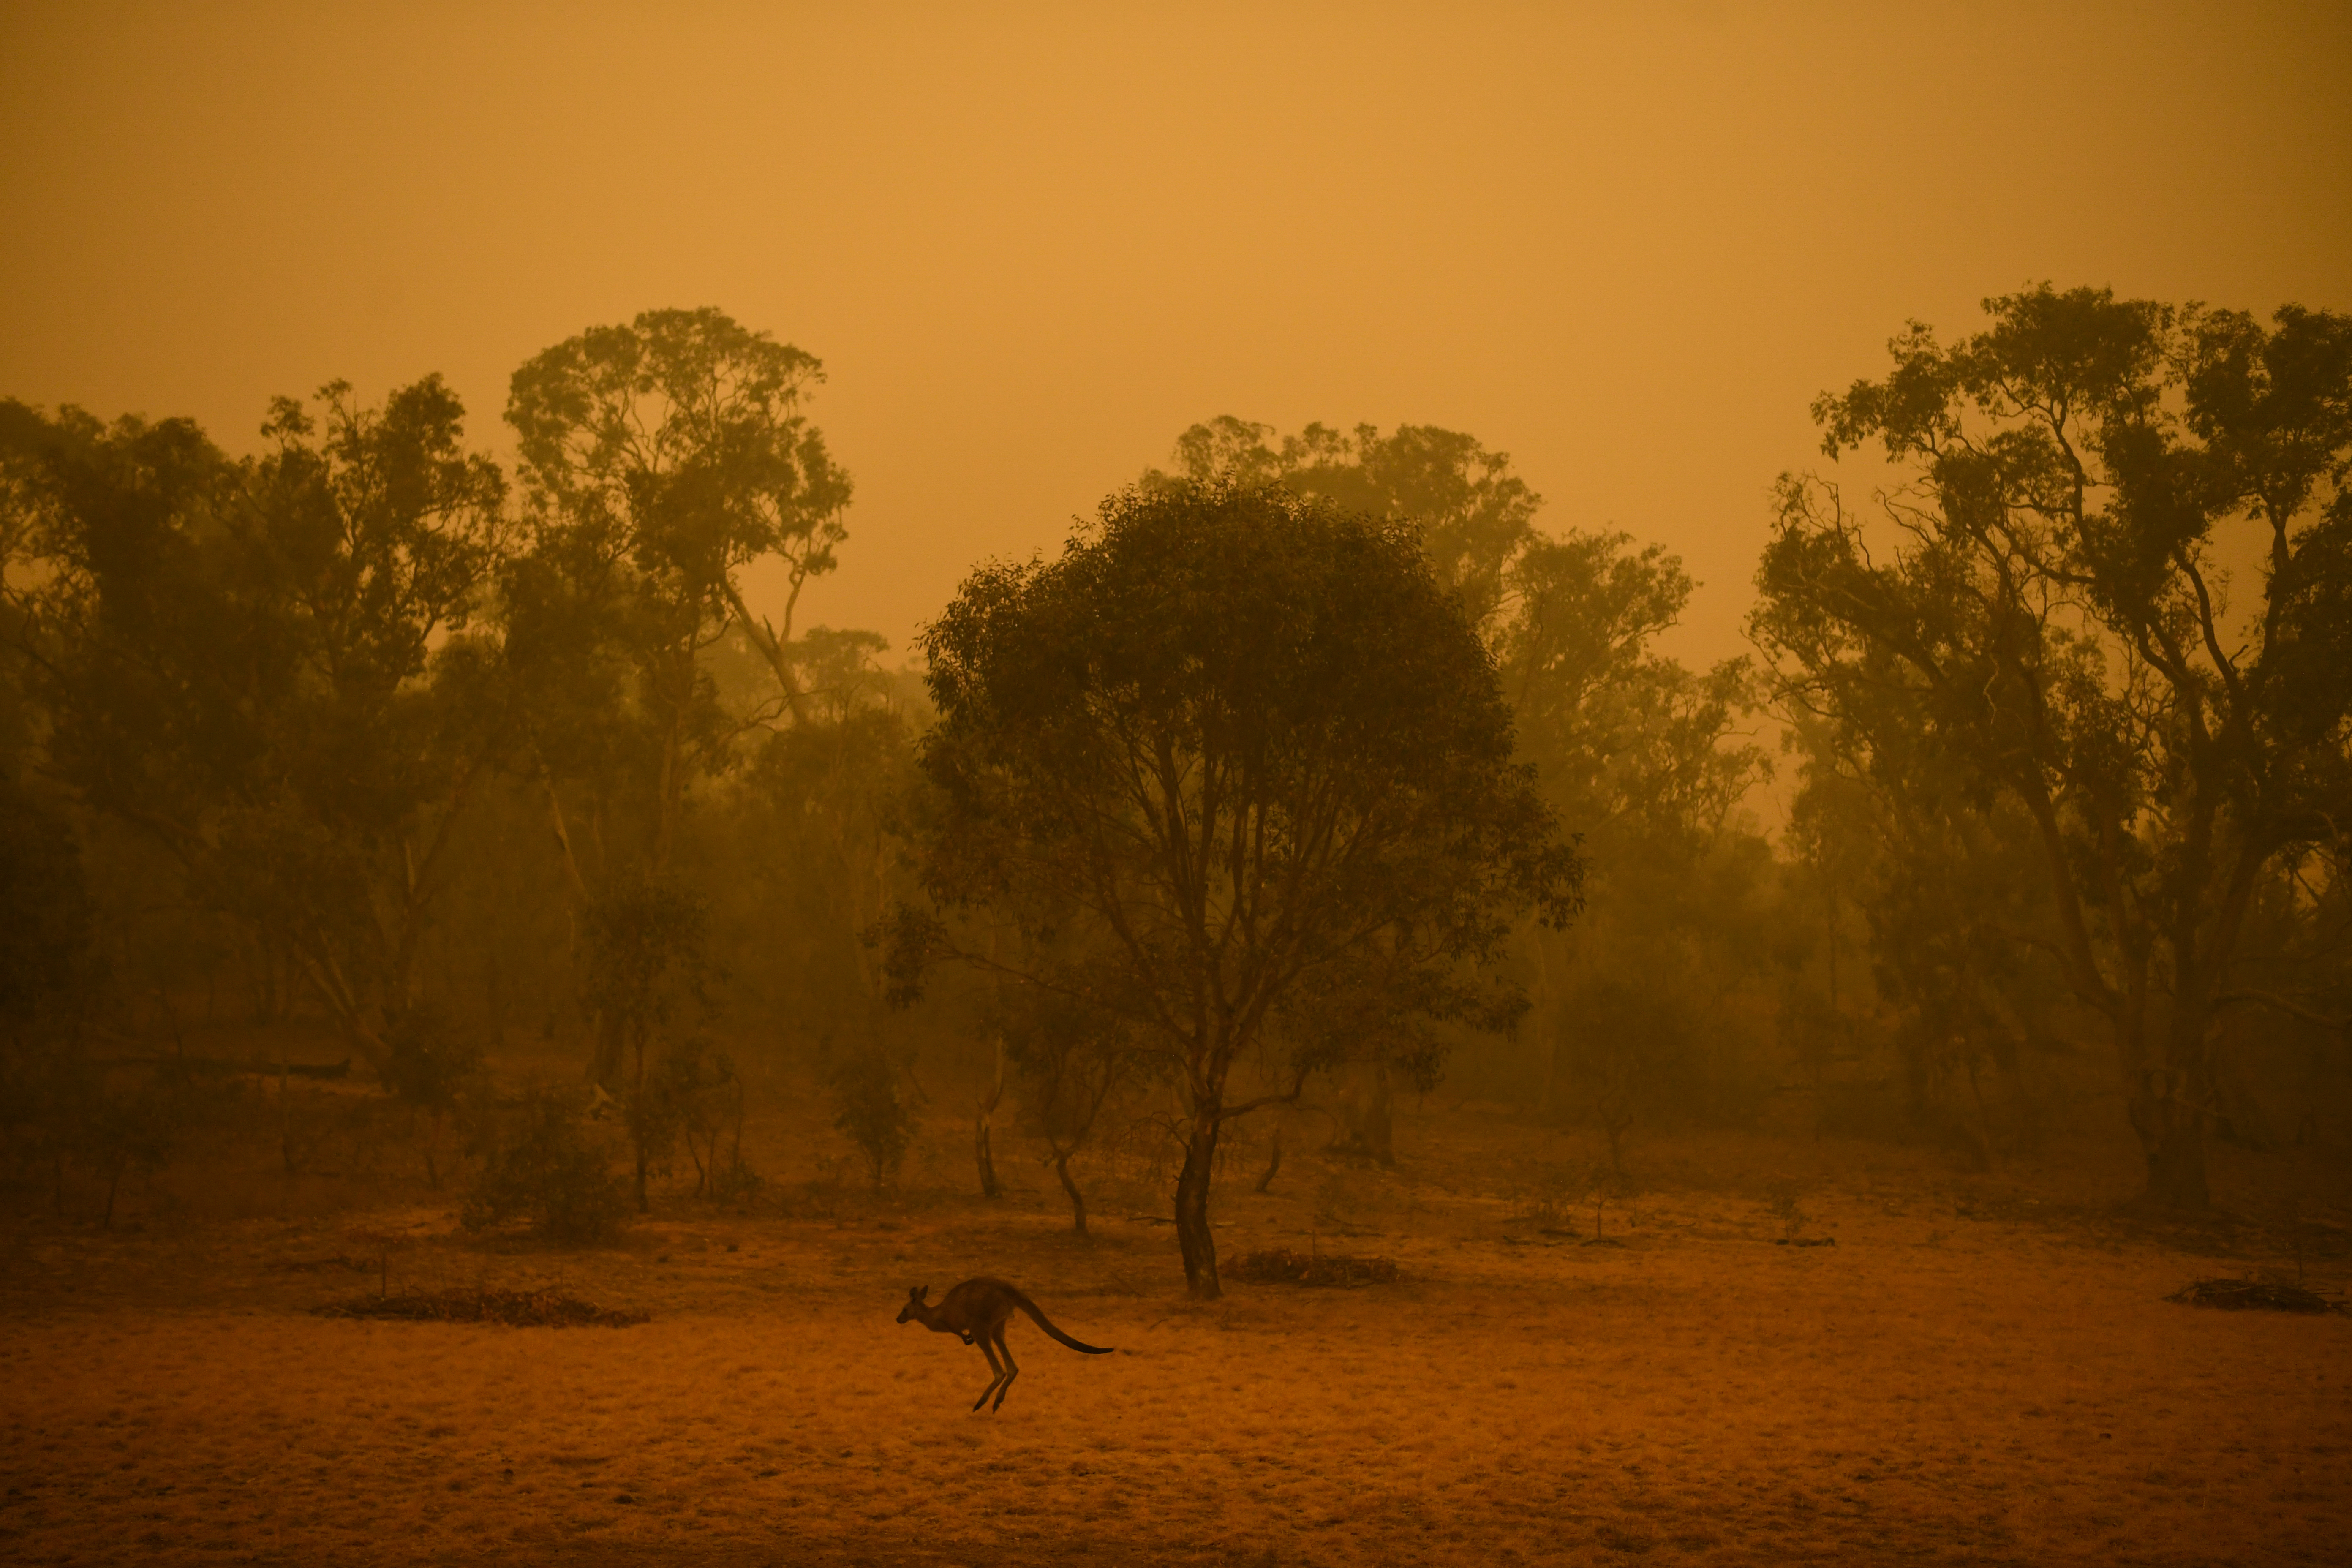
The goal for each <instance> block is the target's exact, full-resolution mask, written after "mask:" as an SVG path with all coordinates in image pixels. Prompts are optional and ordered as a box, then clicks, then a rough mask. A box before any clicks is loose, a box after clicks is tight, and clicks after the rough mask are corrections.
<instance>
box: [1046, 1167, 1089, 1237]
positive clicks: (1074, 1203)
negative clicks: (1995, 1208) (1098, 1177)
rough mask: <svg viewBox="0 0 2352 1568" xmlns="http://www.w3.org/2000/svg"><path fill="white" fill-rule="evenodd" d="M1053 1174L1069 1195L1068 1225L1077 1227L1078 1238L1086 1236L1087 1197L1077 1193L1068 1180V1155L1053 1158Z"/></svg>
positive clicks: (1073, 1184)
mask: <svg viewBox="0 0 2352 1568" xmlns="http://www.w3.org/2000/svg"><path fill="white" fill-rule="evenodd" d="M1054 1174H1055V1175H1057V1176H1059V1177H1061V1178H1062V1190H1063V1191H1064V1192H1066V1193H1067V1194H1070V1223H1071V1224H1072V1225H1074V1226H1076V1227H1077V1231H1078V1234H1079V1235H1080V1236H1084V1235H1086V1234H1087V1195H1086V1194H1084V1193H1082V1192H1080V1191H1078V1184H1077V1183H1076V1182H1074V1181H1072V1180H1070V1157H1069V1155H1067V1154H1056V1155H1055V1156H1054Z"/></svg>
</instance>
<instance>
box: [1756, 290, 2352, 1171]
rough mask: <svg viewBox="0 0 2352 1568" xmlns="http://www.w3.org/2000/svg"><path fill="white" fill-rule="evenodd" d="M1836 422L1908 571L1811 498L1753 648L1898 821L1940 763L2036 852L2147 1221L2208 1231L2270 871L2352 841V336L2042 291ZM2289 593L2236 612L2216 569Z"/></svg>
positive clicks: (2290, 318)
mask: <svg viewBox="0 0 2352 1568" xmlns="http://www.w3.org/2000/svg"><path fill="white" fill-rule="evenodd" d="M1986 310H1987V313H1988V314H1989V316H1990V318H1991V323H1990V326H1989V327H1988V328H1987V329H1986V330H1985V331H1980V332H1979V333H1977V334H1975V335H1973V336H1971V337H1969V338H1966V339H1964V340H1962V341H1961V342H1958V344H1956V345H1953V346H1952V347H1949V348H1946V347H1944V346H1942V345H1941V344H1939V343H1938V342H1937V341H1936V339H1935V337H1934V335H1933V334H1932V333H1931V332H1930V331H1929V330H1928V329H1927V327H1925V326H1920V325H1916V324H1915V325H1914V326H1912V327H1911V328H1910V329H1909V330H1908V331H1906V333H1905V334H1904V335H1902V336H1901V337H1898V338H1896V339H1895V341H1894V342H1893V344H1892V345H1891V347H1892V352H1893V354H1894V358H1895V368H1894V370H1893V372H1892V373H1891V374H1889V375H1888V376H1887V378H1886V379H1885V380H1884V381H1881V382H1870V381H1862V382H1857V383H1855V384H1853V387H1852V388H1851V389H1849V390H1848V391H1847V392H1846V393H1845V394H1843V395H1824V396H1823V397H1822V398H1821V399H1820V400H1819V401H1818V402H1817V403H1816V404H1815V405H1814V410H1813V411H1814V416H1815V418H1816V419H1817V420H1818V421H1819V422H1820V424H1821V425H1822V429H1823V442H1822V446H1823V449H1824V451H1826V452H1827V453H1829V454H1830V455H1831V456H1832V457H1834V456H1836V455H1837V454H1838V453H1840V452H1843V451H1847V450H1851V449H1853V448H1854V447H1859V446H1860V445H1862V444H1863V443H1864V442H1866V441H1873V440H1875V441H1878V442H1880V443H1882V444H1883V446H1884V447H1885V453H1886V456H1887V458H1888V459H1889V460H1890V461H1892V462H1894V463H1895V464H1897V465H1898V466H1900V467H1901V468H1903V469H1904V470H1905V476H1906V477H1905V483H1904V484H1903V485H1902V486H1901V488H1899V489H1893V490H1890V491H1888V492H1886V493H1885V495H1884V496H1883V498H1882V499H1883V500H1884V503H1885V505H1884V510H1885V518H1884V520H1883V522H1882V523H1881V525H1880V528H1881V531H1883V532H1884V533H1885V542H1883V543H1881V544H1880V545H1879V546H1878V548H1876V549H1873V548H1872V547H1871V544H1870V543H1869V542H1868V536H1870V535H1871V534H1872V532H1873V530H1872V528H1871V527H1870V526H1869V525H1868V524H1866V523H1865V522H1864V520H1863V519H1862V518H1861V517H1860V516H1858V515H1857V514H1856V513H1855V512H1853V510H1849V509H1848V508H1847V507H1846V506H1845V504H1844V502H1843V498H1842V496H1841V494H1840V492H1839V491H1838V490H1837V489H1836V488H1835V487H1833V486H1831V485H1828V484H1825V483H1822V481H1819V480H1817V479H1800V478H1790V479H1785V480H1784V481H1783V484H1782V488H1781V500H1780V521H1779V524H1778V527H1777V529H1776V531H1775V532H1774V536H1773V539H1772V542H1771V544H1770V545H1769V548H1768V549H1767V550H1766V552H1765V554H1764V559H1763V563H1762V565H1761V567H1760V569H1759V587H1760V588H1761V590H1762V594H1763V599H1762V603H1761V604H1760V605H1759V608H1758V610H1757V612H1756V616H1755V619H1754V623H1753V626H1754V633H1755V636H1756V637H1757V639H1758V640H1759V643H1760V644H1762V645H1763V646H1764V647H1767V648H1768V649H1769V650H1770V651H1771V652H1772V653H1773V655H1774V656H1775V657H1776V658H1778V659H1779V661H1780V668H1781V670H1782V672H1783V674H1784V677H1785V682H1784V687H1783V690H1784V694H1785V697H1786V699H1787V700H1789V701H1790V703H1792V704H1795V705H1798V706H1801V707H1802V708H1805V709H1808V710H1812V711H1814V712H1817V713H1819V714H1821V715H1822V716H1823V718H1824V719H1826V720H1827V721H1830V722H1832V723H1834V724H1836V725H1838V726H1840V727H1841V728H1842V729H1843V731H1845V734H1844V737H1843V741H1842V744H1843V746H1844V747H1845V748H1846V749H1847V750H1848V751H1849V752H1851V753H1852V754H1853V755H1855V756H1857V757H1860V758H1862V759H1864V766H1865V767H1867V768H1868V769H1869V770H1870V771H1871V773H1872V774H1873V776H1874V778H1876V779H1877V780H1879V782H1881V783H1882V784H1883V785H1884V786H1885V788H1887V789H1889V790H1890V791H1899V790H1900V789H1902V788H1903V787H1904V784H1905V780H1904V777H1903V774H1902V771H1901V764H1902V760H1903V759H1904V758H1905V757H1906V755H1907V754H1908V753H1909V752H1912V751H1914V750H1916V749H1922V748H1927V749H1933V750H1934V751H1936V752H1939V753H1940V754H1941V755H1943V756H1944V757H1947V758H1948V759H1950V760H1951V761H1952V762H1953V763H1955V764H1956V765H1958V766H1960V767H1963V768H1965V769H1966V771H1967V773H1968V774H1969V778H1970V780H1971V783H1972V784H1973V786H1974V788H1975V789H1976V790H1977V791H1979V795H1980V796H1981V797H1982V798H1983V799H1985V800H1986V801H1988V802H1990V801H1991V800H1995V799H1997V800H1999V801H2000V802H2002V803H2004V804H2006V805H2009V806H2011V808H2013V809H2015V810H2016V811H2018V812H2019V813H2021V816H2022V819H2023V820H2024V821H2025V822H2026V823H2030V824H2031V828H2032V843H2033V846H2034V847H2035V849H2036V851H2037V854H2038V858H2039V859H2040V861H2041V864H2042V873H2043V875H2044V876H2046V878H2047V879H2048V882H2049V887H2050V889H2051V902H2050V906H2049V911H2048V918H2047V919H2046V921H2040V922H2037V924H2036V926H2035V927H2034V928H2032V929H2026V930H2017V931H2004V932H2001V933H1999V934H2001V935H2004V936H2005V937H2006V938H2008V939H2009V940H2011V941H2012V942H2019V943H2022V944H2024V945H2026V946H2028V947H2031V948H2033V949H2035V950H2038V952H2040V953H2041V954H2042V955H2043V956H2044V957H2045V958H2046V959H2047V961H2048V962H2050V963H2053V964H2054V965H2055V966H2056V968H2057V970H2058V973H2060V974H2062V975H2063V978H2064V980H2065V983H2066V984H2067V985H2068V986H2069V988H2070V989H2071V990H2072V991H2073V993H2074V995H2075V996H2076V997H2077V998H2079V999H2080V1000H2081V1002H2082V1003H2083V1004H2084V1005H2085V1006H2087V1007H2089V1008H2091V1009H2093V1010H2094V1011H2095V1012H2096V1013H2097V1014H2099V1015H2100V1016H2103V1017H2104V1018H2105V1021H2106V1024H2107V1026H2108V1029H2109V1033H2110V1036H2111V1037H2112V1039H2113V1042H2114V1046H2115V1050H2116V1066H2117V1069H2118V1072H2119V1075H2120V1079H2121V1088H2122V1089H2123V1094H2124V1100H2125V1103H2126V1108H2127V1110H2128V1111H2129V1115H2130V1120H2131V1123H2132V1126H2133V1129H2134V1131H2136V1132H2137V1134H2138V1137H2139V1141H2140V1145H2141V1149H2142V1152H2143V1153H2144V1155H2145V1157H2146V1160H2147V1194H2148V1196H2149V1197H2150V1198H2151V1199H2153V1200H2156V1201H2158V1202H2160V1203H2164V1204H2167V1205H2177V1206H2194V1205H2203V1204H2204V1203H2205V1202H2206V1201H2207V1184H2206V1175H2205V1141H2206V1134H2207V1131H2208V1130H2209V1127H2210V1124H2211V1123H2212V1121H2213V1119H2214V1113H2215V1087H2216V1071H2215V1060H2214V1050H2213V1046H2214V1040H2215V1037H2216V1022H2217V1018H2218V1017H2219V1016H2220V1015H2221V1012H2222V1011H2223V1010H2224V1009H2227V1008H2230V1007H2232V1006H2236V1005H2261V1006H2268V1007H2271V1008H2273V1009H2276V1010H2279V1011H2282V1012H2285V1013H2287V1014H2290V1015H2305V1016H2309V1015H2312V1014H2313V1013H2314V1011H2315V1010H2314V1008H2313V1007H2312V1005H2311V1002H2310V999H2309V998H2307V997H2298V996H2296V995H2294V994H2288V993H2282V992H2278V991H2273V990H2268V989H2265V988H2261V987H2255V986H2249V985H2247V984H2244V983H2243V981H2242V976H2241V975H2240V974H2239V973H2238V968H2239V964H2240V962H2241V958H2242V951H2243V943H2244V938H2245V932H2246V929H2247V922H2248V920H2249V916H2250V914H2251V913H2252V910H2253V909H2254V907H2255V904H2256V898H2257V894H2258V893H2259V892H2260V891H2261V889H2263V886H2264V884H2265V881H2266V879H2267V876H2268V873H2269V872H2270V870H2271V868H2273V867H2275V866H2276V865H2277V864H2278V863H2279V862H2280V861H2281V860H2282V859H2283V858H2289V857H2293V856H2295V855H2297V854H2299V853H2302V852H2305V851H2307V850H2308V849H2310V848H2312V847H2315V846H2317V845H2320V844H2322V843H2325V842H2328V841H2331V840H2333V839H2335V838H2336V837H2337V836H2339V835H2340V834H2341V831H2342V827H2341V825H2342V824H2343V823H2344V822H2345V821H2346V820H2347V814H2348V813H2352V756H2347V744H2346V736H2347V720H2352V491H2347V489H2346V488H2345V487H2344V484H2343V480H2344V479H2345V476H2346V474H2347V465H2352V320H2347V319H2346V318H2344V317H2341V316H2336V315H2332V314H2328V313H2326V312H2315V311H2307V310H2301V309H2298V308H2295V307H2287V308H2285V309H2283V310H2280V311H2278V312H2277V314H2276V315H2275V316H2274V317H2273V321H2272V323H2271V324H2270V325H2268V326H2265V325H2263V323H2261V322H2260V321H2256V320H2254V319H2253V318H2252V317H2251V316H2248V315H2245V314H2242V313H2240V312H2236V311H2228V310H2204V309H2200V308H2191V309H2188V310H2175V309H2173V308H2171V307H2168V306H2164V305H2160V304H2155V303H2151V302H2148V301H2144V300H2117V299H2116V298H2115V297H2114V295H2113V294H2112V292H2110V291H2109V290H2106V289H2074V290H2071V291H2068V292H2065V293H2060V292H2058V291H2056V290H2054V289H2050V288H2049V287H2047V286H2044V287H2042V288H2039V289H2032V290H2029V291H2026V292H2024V293H2020V294H2013V295H2009V296H2005V297H2002V298H2000V299H1997V300H1988V301H1987V302H1986ZM2240 535H2242V536H2244V538H2245V542H2246V543H2247V544H2249V545H2251V546H2252V549H2253V550H2254V551H2255V552H2257V554H2258V557H2259V559H2260V561H2261V566H2260V568H2259V570H2258V571H2257V572H2256V573H2253V574H2249V577H2250V582H2251V584H2252V593H2251V594H2250V595H2249V598H2250V601H2251V602H2249V603H2245V604H2242V605H2232V604H2231V601H2230V599H2229V597H2228V595H2227V589H2228V587H2229V585H2230V584H2229V581H2228V579H2227V577H2226V575H2225V574H2224V573H2223V571H2222V569H2221V558H2222V556H2223V555H2224V554H2225V552H2227V551H2228V550H2229V549H2230V548H2231V539H2232V538H2233V536H2240Z"/></svg>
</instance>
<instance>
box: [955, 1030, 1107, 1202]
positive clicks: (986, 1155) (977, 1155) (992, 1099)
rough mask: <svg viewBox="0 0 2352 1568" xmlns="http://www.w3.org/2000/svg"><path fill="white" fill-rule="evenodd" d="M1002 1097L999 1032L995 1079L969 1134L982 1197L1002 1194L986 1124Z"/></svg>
mask: <svg viewBox="0 0 2352 1568" xmlns="http://www.w3.org/2000/svg"><path fill="white" fill-rule="evenodd" d="M1003 1098H1004V1037H1003V1034H1001V1033H1000V1034H998V1035H997V1037H996V1080H995V1083H994V1085H993V1087H992V1088H991V1089H989V1091H988V1098H987V1099H985V1100H982V1101H981V1103H980V1115H979V1117H978V1118H977V1119H976V1122H975V1125H974V1126H973V1128H972V1134H971V1139H972V1157H973V1159H974V1160H975V1161H976V1162H977V1163H978V1164H979V1166H980V1195H981V1196H982V1197H984V1198H1001V1197H1003V1195H1004V1186H1003V1184H1002V1183H1001V1182H999V1181H998V1180H997V1179H996V1157H995V1152H994V1150H993V1149H992V1147H991V1146H990V1142H989V1124H988V1119H989V1118H990V1117H991V1116H992V1115H994V1114H995V1113H996V1107H997V1104H998V1102H1000V1101H1001V1100H1003ZM1078 1228H1079V1229H1080V1230H1084V1229H1086V1228H1087V1227H1086V1223H1085V1221H1083V1220H1081V1221H1080V1222H1079V1224H1078Z"/></svg>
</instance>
